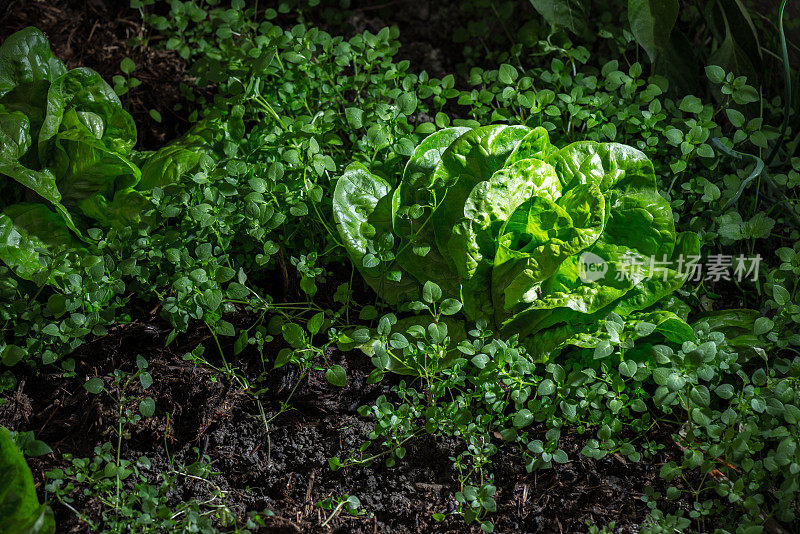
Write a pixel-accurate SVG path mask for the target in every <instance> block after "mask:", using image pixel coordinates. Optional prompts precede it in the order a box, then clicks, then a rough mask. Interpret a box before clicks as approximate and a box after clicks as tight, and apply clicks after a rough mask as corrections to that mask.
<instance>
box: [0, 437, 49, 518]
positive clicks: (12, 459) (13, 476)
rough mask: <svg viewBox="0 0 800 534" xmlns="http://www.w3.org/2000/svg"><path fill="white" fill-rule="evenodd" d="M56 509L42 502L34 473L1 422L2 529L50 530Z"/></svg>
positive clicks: (0, 510) (0, 487)
mask: <svg viewBox="0 0 800 534" xmlns="http://www.w3.org/2000/svg"><path fill="white" fill-rule="evenodd" d="M55 530H56V525H55V521H54V519H53V512H52V510H50V507H49V506H47V505H45V504H39V501H38V500H37V498H36V489H35V488H34V485H33V477H32V476H31V470H30V469H29V468H28V464H27V463H25V458H24V457H23V456H22V452H20V450H19V449H18V448H17V446H16V445H15V444H14V442H13V440H12V439H11V436H10V435H9V433H8V430H7V429H6V428H5V427H2V426H0V532H2V533H3V534H51V533H53V532H55Z"/></svg>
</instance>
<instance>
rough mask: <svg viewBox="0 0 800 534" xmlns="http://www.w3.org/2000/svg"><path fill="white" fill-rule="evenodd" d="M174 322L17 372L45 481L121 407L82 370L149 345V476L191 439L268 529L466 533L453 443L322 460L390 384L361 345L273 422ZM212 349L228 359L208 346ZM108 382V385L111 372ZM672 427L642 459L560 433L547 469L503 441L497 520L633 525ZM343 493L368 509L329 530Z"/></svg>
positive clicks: (129, 330) (348, 445)
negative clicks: (372, 381) (334, 464)
mask: <svg viewBox="0 0 800 534" xmlns="http://www.w3.org/2000/svg"><path fill="white" fill-rule="evenodd" d="M233 319H234V321H235V322H239V321H246V320H247V317H245V316H240V317H238V321H237V320H236V319H237V318H233ZM167 330H168V329H167V328H166V325H163V324H161V322H160V320H159V319H158V318H156V317H142V318H140V319H138V320H136V321H134V322H132V323H130V324H126V325H120V326H118V327H116V328H115V329H114V330H113V331H112V332H111V333H110V334H109V335H108V336H106V337H103V338H99V339H95V340H93V341H90V342H88V343H86V344H85V345H83V346H82V347H81V348H79V349H78V351H77V352H76V353H75V354H74V355H73V357H74V358H75V361H76V362H77V366H76V376H75V377H73V378H66V379H65V378H63V377H62V375H61V374H60V373H55V372H51V371H45V372H44V373H43V374H41V375H35V374H32V373H28V374H27V375H23V376H21V377H20V386H19V388H18V389H17V391H16V392H15V393H14V394H13V396H12V397H11V399H10V402H9V403H7V404H5V405H3V406H2V407H0V421H2V422H3V424H5V425H8V426H9V427H11V428H12V429H17V430H33V431H34V432H35V435H36V437H37V438H38V439H41V440H43V441H45V442H46V443H48V444H49V445H50V446H51V447H52V448H53V450H54V453H53V454H50V455H47V456H44V457H37V458H32V459H30V465H31V468H32V470H33V472H34V477H35V479H36V481H37V485H38V488H39V490H41V489H42V486H41V484H42V481H43V478H44V477H43V475H44V472H45V471H47V470H48V469H52V468H55V467H60V466H63V465H64V464H65V463H64V460H63V459H62V455H63V454H65V453H69V454H72V455H74V456H75V457H90V458H91V457H92V456H93V450H94V448H95V446H97V445H101V444H102V443H104V442H106V441H112V438H113V437H114V436H113V431H112V428H113V425H114V421H115V420H116V407H115V405H114V404H113V402H111V401H110V399H108V398H107V397H105V396H95V395H90V394H89V393H87V392H86V391H85V390H84V388H83V387H82V386H83V383H84V382H85V381H86V380H88V378H90V377H93V376H100V377H108V376H109V375H110V373H112V372H113V371H114V370H115V369H122V370H125V371H128V372H131V371H133V370H135V358H136V355H137V354H141V355H143V356H144V357H145V358H146V359H147V360H148V361H149V363H150V367H149V369H148V370H149V371H150V372H151V374H152V375H153V377H154V379H155V382H154V383H153V385H152V386H151V387H150V389H148V390H147V394H149V395H152V396H153V397H154V398H155V400H156V406H157V410H156V414H155V416H154V417H152V418H149V419H145V420H143V421H142V422H141V423H140V424H139V425H138V427H137V428H136V430H135V433H134V434H133V435H132V436H131V439H130V440H129V441H127V442H126V443H125V446H124V447H125V448H124V451H123V452H124V456H125V457H127V458H131V459H135V458H138V457H139V456H142V455H144V456H147V457H148V458H149V459H150V460H151V462H152V465H153V467H152V470H151V471H150V472H149V473H150V474H153V475H154V474H155V473H157V472H158V470H166V469H168V468H169V458H168V455H167V449H166V448H165V444H166V445H167V446H168V447H169V451H168V452H169V454H170V455H171V457H172V461H173V462H174V463H175V464H189V463H192V462H193V461H195V460H197V458H198V452H197V451H196V450H194V448H197V449H199V450H200V454H206V455H208V456H209V458H210V460H211V464H212V466H213V468H214V470H216V471H218V472H220V473H221V474H220V475H219V476H217V477H215V478H214V479H213V481H214V483H215V484H217V485H218V486H219V487H220V488H221V489H222V490H224V491H227V492H228V494H227V503H228V505H229V506H230V507H231V508H232V509H233V510H234V511H235V512H237V513H240V514H242V515H244V514H245V512H246V511H247V510H262V509H264V508H269V509H270V510H272V511H273V512H275V514H276V516H275V517H274V518H272V519H271V520H270V527H269V528H268V529H267V530H266V531H267V532H316V531H319V532H329V531H331V530H333V531H338V532H466V531H470V529H469V528H468V527H467V526H465V525H464V523H463V521H462V520H461V519H460V518H457V517H449V518H448V519H447V520H446V521H444V522H443V523H436V522H434V521H433V520H432V518H431V514H433V513H435V512H447V511H451V510H453V508H454V507H455V500H454V498H453V495H454V493H455V492H456V491H457V490H458V486H457V478H456V471H455V470H454V469H452V467H451V461H450V460H449V457H451V456H455V455H456V454H457V453H458V452H460V450H461V447H462V445H461V444H460V442H459V441H458V440H455V439H437V438H434V437H423V438H419V439H418V440H416V441H413V442H411V444H410V446H408V447H407V449H408V454H407V456H406V457H405V458H404V459H403V460H402V461H400V462H399V463H398V465H397V466H396V467H394V468H391V469H389V468H386V467H385V466H383V465H382V464H381V463H376V464H373V465H372V466H371V467H358V468H348V469H344V470H340V471H336V472H334V471H331V469H330V468H329V466H328V458H330V457H331V456H340V457H347V456H348V454H349V452H350V451H352V450H354V449H356V448H357V447H358V446H359V445H360V444H361V443H363V442H364V440H365V434H366V432H368V430H369V428H370V422H369V420H368V419H365V418H363V417H361V416H359V415H358V414H357V412H356V409H357V407H358V406H359V405H361V404H364V403H368V402H370V401H371V400H374V399H375V398H376V397H377V396H378V395H380V394H382V393H384V394H387V393H388V386H386V385H385V384H377V385H367V384H366V377H367V375H368V373H369V371H370V367H371V364H370V363H369V362H368V361H367V359H366V358H365V357H364V356H363V355H361V354H360V353H358V352H351V353H341V352H338V351H334V352H332V353H331V354H330V355H329V358H330V360H331V362H332V363H334V362H335V363H339V364H340V365H342V366H344V367H345V368H346V369H347V377H348V382H347V385H346V387H344V388H337V387H334V386H331V385H329V384H328V383H327V382H326V381H325V378H324V376H323V375H322V373H321V372H312V373H311V374H310V375H309V377H308V378H307V379H305V380H303V381H302V382H301V383H300V386H299V387H298V388H297V391H296V392H295V394H294V397H293V400H292V403H291V404H292V406H293V407H294V408H295V409H294V410H292V411H290V412H287V413H284V414H282V415H280V416H278V417H277V418H276V419H275V420H274V421H272V423H271V424H270V428H269V432H267V430H266V428H265V426H264V421H263V419H262V418H261V417H260V416H259V415H258V414H259V410H258V408H257V406H256V403H255V402H254V400H253V398H252V397H251V396H249V395H247V394H244V393H242V392H241V391H240V390H238V389H237V388H236V387H234V386H233V385H232V384H231V383H230V382H229V381H228V380H227V379H226V378H225V377H224V376H221V375H216V376H215V374H216V373H214V372H213V371H211V370H209V369H208V368H207V367H201V366H196V365H194V364H193V363H190V362H187V361H184V360H183V359H182V358H181V356H182V355H183V354H185V353H186V352H189V351H191V350H192V349H193V348H194V347H195V346H196V345H197V343H203V342H207V341H208V339H204V337H206V330H205V329H204V328H201V327H200V326H199V325H198V326H197V327H196V328H194V329H193V330H192V332H193V334H191V335H187V336H183V337H182V338H179V339H178V340H177V341H176V342H175V343H173V345H170V347H169V348H164V341H165V334H166V331H167ZM227 352H228V355H229V360H230V354H231V353H232V352H231V351H230V350H229V348H228V350H227ZM206 356H207V357H208V358H209V360H210V361H211V362H212V363H214V364H217V365H219V364H220V363H221V362H220V361H219V359H218V358H217V357H215V356H214V354H213V352H212V349H210V348H209V349H208V353H207V355H206ZM230 363H232V364H233V365H235V366H239V367H240V368H242V369H243V370H245V371H246V372H247V374H248V375H250V376H251V378H254V377H255V376H256V375H257V374H258V373H259V371H260V367H261V363H260V359H259V357H258V354H257V353H255V352H254V351H252V352H249V351H245V352H244V353H242V355H241V356H240V357H238V358H237V359H236V360H235V361H232V362H230ZM296 379H297V374H296V372H295V371H294V369H293V368H291V367H285V368H280V369H277V370H273V371H271V372H270V373H269V374H268V375H267V377H266V383H267V385H268V387H269V390H268V392H267V393H266V394H265V395H264V396H263V397H262V398H263V399H265V401H266V402H265V405H264V409H265V412H266V416H267V417H268V418H269V417H271V415H272V414H274V413H276V411H277V410H278V409H279V401H280V400H282V399H285V398H286V397H287V395H288V393H289V390H290V389H291V387H293V385H294V384H295V381H296ZM106 384H107V385H110V380H109V379H106ZM137 387H138V386H137ZM167 414H169V419H167ZM671 430H672V429H669V428H663V429H660V430H658V431H656V432H655V434H654V436H652V437H654V438H655V439H656V440H658V441H659V442H662V443H664V445H665V447H664V449H663V450H662V452H660V453H659V454H658V455H657V456H656V457H655V458H652V459H650V460H647V461H644V462H640V463H635V464H634V463H630V462H628V461H626V460H625V459H623V458H622V457H621V456H618V455H612V456H609V457H606V458H604V459H602V460H599V461H596V460H591V459H587V458H585V457H582V456H580V455H579V454H578V451H579V450H580V449H581V448H582V447H583V444H584V442H585V440H586V439H588V437H590V435H589V434H586V435H580V434H577V433H576V432H575V431H573V430H567V431H565V432H564V436H563V437H562V440H561V443H560V446H561V447H562V448H563V449H564V450H565V451H566V452H567V453H568V454H569V455H570V458H571V461H570V462H569V463H567V464H564V465H557V466H555V467H554V468H553V469H549V470H544V471H539V472H535V473H527V472H526V471H525V468H524V465H525V461H524V459H523V458H522V456H521V455H520V454H519V453H518V452H516V451H513V450H512V449H511V448H510V447H501V449H500V452H499V453H498V455H497V457H495V459H494V462H493V465H494V473H495V476H496V485H497V487H498V493H497V495H496V499H497V501H498V507H499V509H498V513H497V514H495V516H494V518H493V519H494V521H495V523H496V527H497V528H496V531H497V532H577V531H583V530H585V526H586V521H587V520H591V521H594V522H597V523H599V524H605V523H607V522H609V521H616V523H617V526H618V527H621V528H622V532H635V531H637V530H638V528H637V527H638V525H640V524H641V522H642V520H643V519H644V517H645V516H646V514H647V507H646V505H645V503H644V502H642V501H641V500H640V497H641V496H642V494H643V490H644V488H645V486H648V485H651V486H653V487H654V488H656V490H658V491H661V492H662V493H663V492H665V491H666V483H665V482H664V481H662V480H661V479H660V478H659V475H658V473H659V469H660V467H661V465H663V463H664V462H667V461H669V460H679V457H680V455H681V451H680V448H679V447H678V446H677V445H675V444H674V442H672V440H671V438H670V437H669V434H670V432H671ZM375 450H376V451H377V450H378V449H375ZM179 484H181V486H180V493H181V495H183V497H184V498H203V497H205V496H206V493H205V491H206V489H205V488H204V487H203V486H202V485H198V484H197V483H196V482H193V481H191V480H189V479H186V480H183V479H179ZM343 494H349V495H356V496H358V497H359V499H360V500H361V502H362V505H363V509H364V510H366V511H367V512H368V517H358V518H349V517H342V518H339V517H337V518H335V519H334V520H333V521H331V522H330V523H329V525H328V527H330V528H328V527H326V528H321V527H320V526H319V525H320V524H321V523H322V522H323V521H324V520H325V517H326V516H325V512H324V511H323V510H321V509H320V508H319V507H315V503H317V502H318V501H320V500H322V499H324V498H326V497H330V496H334V497H339V496H341V495H343ZM75 498H76V503H75V504H74V506H76V508H78V509H80V510H82V511H83V512H84V513H88V514H89V515H90V516H94V517H97V515H98V514H99V512H100V509H101V508H100V505H99V503H98V502H96V501H95V500H94V498H93V497H85V496H83V495H81V494H80V493H79V492H75ZM53 506H54V508H55V511H56V517H57V520H58V524H59V532H88V528H87V527H86V526H85V525H83V524H81V523H80V522H79V521H78V519H77V518H76V516H75V515H74V514H73V513H72V512H70V511H69V510H67V509H65V508H63V507H60V506H58V504H57V503H55V504H54V505H53ZM473 530H474V531H476V532H477V530H476V529H473Z"/></svg>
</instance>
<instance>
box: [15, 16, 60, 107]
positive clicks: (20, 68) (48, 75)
mask: <svg viewBox="0 0 800 534" xmlns="http://www.w3.org/2000/svg"><path fill="white" fill-rule="evenodd" d="M64 72H66V67H65V66H64V64H63V63H62V62H61V61H60V60H59V59H58V58H56V57H55V56H53V53H52V52H51V51H50V43H48V42H47V38H46V37H45V36H44V34H43V33H42V32H41V31H40V30H38V29H36V28H33V27H29V28H25V29H24V30H20V31H18V32H16V33H14V34H12V35H11V36H10V37H8V38H7V39H6V40H5V41H3V44H2V45H0V97H2V96H4V95H5V94H6V93H8V92H9V91H11V90H12V89H13V88H14V87H16V86H18V85H20V84H23V83H30V82H39V81H46V82H52V81H54V80H55V79H56V78H58V77H59V76H61V75H62V74H64Z"/></svg>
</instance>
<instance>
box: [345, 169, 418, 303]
mask: <svg viewBox="0 0 800 534" xmlns="http://www.w3.org/2000/svg"><path fill="white" fill-rule="evenodd" d="M389 190H390V188H389V184H388V183H387V182H386V180H384V179H382V178H380V177H378V176H375V175H373V174H371V173H370V172H369V171H368V170H367V168H366V167H364V166H363V165H360V164H352V165H350V166H349V167H348V168H347V170H346V171H345V173H344V174H343V175H342V176H341V177H340V178H339V181H338V182H337V183H336V188H335V190H334V194H333V217H334V219H335V220H336V224H337V226H338V228H339V234H340V235H341V237H342V240H343V241H344V245H345V248H346V249H347V252H348V254H349V255H350V257H351V259H352V260H353V263H354V264H355V266H356V268H357V269H358V270H359V271H361V273H362V274H363V275H364V277H365V279H366V280H367V283H369V285H370V286H371V287H372V288H373V289H374V290H375V291H376V292H377V293H378V295H380V296H381V298H383V299H384V300H386V301H387V302H389V303H398V302H401V301H403V300H412V299H413V297H414V295H416V294H418V291H419V284H418V283H417V281H416V280H414V279H413V278H412V277H410V276H408V275H406V276H403V277H402V278H401V279H400V281H399V282H398V281H393V280H388V279H387V278H386V275H385V273H384V271H382V269H381V266H380V265H376V266H365V265H364V258H365V257H367V255H368V254H374V253H375V251H376V248H375V247H376V243H375V238H376V235H375V229H374V227H372V228H369V226H371V225H369V224H368V221H369V218H370V216H371V215H372V214H373V212H374V211H375V210H376V207H377V206H378V203H379V202H380V201H381V200H382V199H384V198H386V199H391V196H390V195H389ZM383 230H384V232H387V231H390V230H391V226H388V227H384V228H383ZM384 269H385V267H384Z"/></svg>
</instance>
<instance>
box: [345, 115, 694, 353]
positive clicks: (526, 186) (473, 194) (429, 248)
mask: <svg viewBox="0 0 800 534" xmlns="http://www.w3.org/2000/svg"><path fill="white" fill-rule="evenodd" d="M333 210H334V217H335V219H336V222H337V225H338V230H339V233H340V235H341V238H342V240H343V243H344V245H345V247H346V248H347V252H348V254H349V255H350V257H351V259H352V260H353V262H354V263H355V265H356V267H357V268H358V270H359V271H360V272H361V273H362V274H363V275H364V277H365V279H366V281H367V283H368V284H369V285H370V286H371V287H372V288H373V289H374V290H375V291H376V292H377V293H378V295H379V296H381V297H382V298H383V299H384V300H386V301H387V302H389V303H392V304H400V303H402V302H405V301H409V300H413V299H414V298H416V296H417V295H418V294H419V291H420V288H421V286H422V284H424V283H425V282H427V281H432V282H435V283H436V284H437V285H439V287H440V288H441V289H442V291H443V294H444V296H445V297H452V298H458V299H459V300H461V302H462V303H463V305H464V306H463V311H464V313H465V315H466V316H467V318H468V319H470V320H472V321H475V320H478V319H485V320H487V321H488V322H489V323H490V324H493V325H494V327H495V328H496V329H497V330H499V331H500V332H501V333H502V334H503V335H505V336H510V335H513V334H518V335H520V337H523V338H526V340H527V345H528V347H529V348H530V349H531V350H532V352H534V353H537V354H539V355H546V354H549V353H550V352H552V351H554V350H556V349H558V348H559V347H560V346H562V345H563V344H564V343H567V342H568V341H569V340H570V339H571V338H572V337H574V336H571V335H570V332H571V331H575V332H577V331H581V332H584V331H586V330H587V329H589V330H591V327H592V325H597V324H600V322H601V321H602V320H603V319H605V317H607V316H609V314H611V313H615V314H617V315H619V316H620V317H625V316H628V315H630V314H633V313H635V312H639V311H642V310H647V309H648V308H650V307H651V306H653V305H654V304H655V303H656V302H658V301H659V300H660V299H662V298H664V297H666V296H667V295H669V294H671V293H672V292H673V291H675V290H676V289H677V288H679V287H680V286H681V285H682V284H683V283H684V281H685V280H686V273H685V272H681V270H680V267H681V266H682V265H683V264H685V262H686V259H687V258H689V257H692V256H696V255H697V254H699V248H700V245H699V239H698V237H697V235H695V234H693V233H690V232H683V233H676V231H675V225H674V221H673V215H672V210H671V208H670V206H669V203H668V202H667V201H666V200H665V199H664V198H663V197H662V196H661V195H660V194H659V193H658V190H657V188H656V179H655V175H654V172H653V165H652V163H651V162H650V161H649V160H648V159H647V157H646V156H645V155H644V154H643V153H642V152H640V151H639V150H636V149H634V148H632V147H629V146H626V145H621V144H617V143H596V142H592V141H583V142H577V143H573V144H571V145H568V146H566V147H564V148H561V149H558V148H556V147H554V146H553V145H551V144H550V142H549V139H548V136H547V132H546V131H545V130H544V129H543V128H534V129H530V128H527V127H525V126H504V125H493V126H484V127H479V128H474V129H468V128H447V129H444V130H440V131H438V132H436V133H434V134H432V135H430V136H429V137H427V138H426V139H425V140H423V141H422V143H420V145H419V146H418V147H417V148H416V150H415V151H414V154H413V155H412V156H411V159H410V160H409V162H408V164H407V166H406V168H405V171H404V173H403V175H402V177H401V178H400V180H399V185H398V186H397V187H396V188H394V189H393V190H392V188H391V187H390V185H389V183H388V182H387V181H386V180H384V179H383V178H381V177H379V176H376V175H374V174H372V173H370V172H369V170H368V169H367V168H366V167H364V166H363V165H360V164H353V165H351V166H350V167H348V169H347V170H346V172H345V173H344V175H343V176H342V177H341V178H340V179H339V181H338V183H337V184H336V189H335V192H334V199H333Z"/></svg>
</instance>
